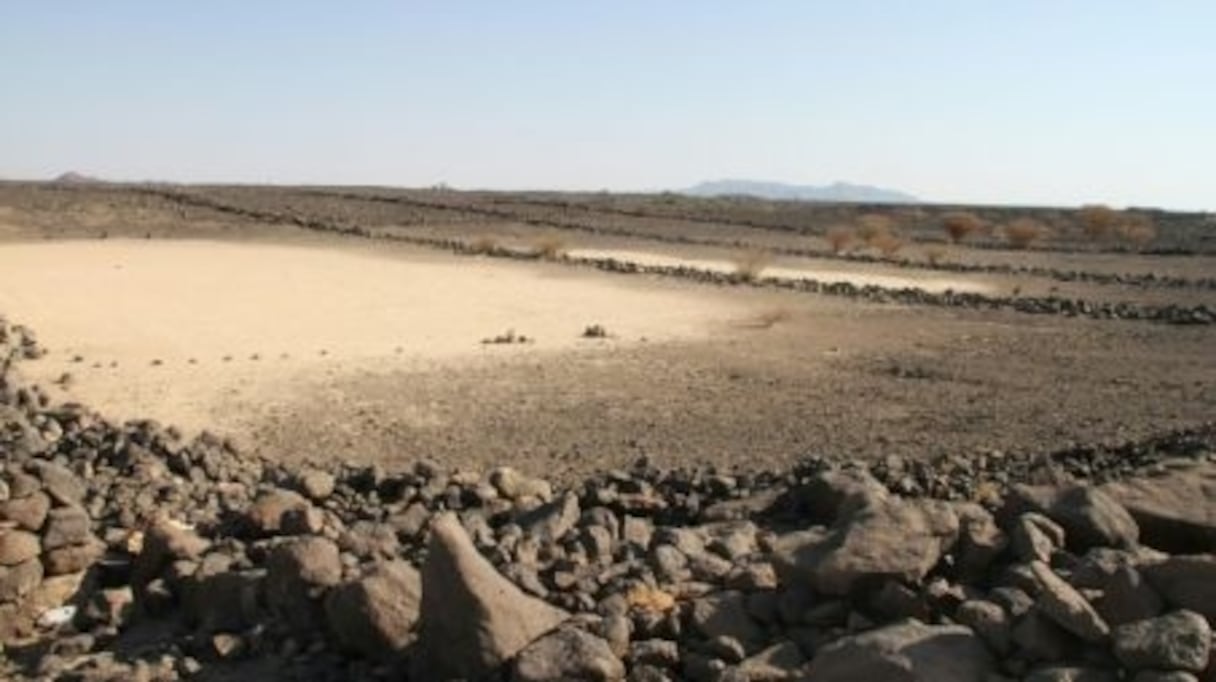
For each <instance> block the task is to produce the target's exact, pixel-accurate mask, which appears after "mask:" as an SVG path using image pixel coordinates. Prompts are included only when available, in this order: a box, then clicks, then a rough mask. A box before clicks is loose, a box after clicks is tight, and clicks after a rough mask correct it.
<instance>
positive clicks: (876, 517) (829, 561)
mask: <svg viewBox="0 0 1216 682" xmlns="http://www.w3.org/2000/svg"><path fill="white" fill-rule="evenodd" d="M958 533H959V520H958V516H957V515H956V514H955V513H954V511H953V509H951V507H950V506H949V505H948V504H946V503H943V502H938V501H935V500H914V501H911V500H910V501H901V500H894V499H892V500H885V501H881V502H877V503H873V504H869V505H867V506H863V507H861V508H859V509H856V510H854V511H853V512H852V513H851V514H850V515H849V516H847V517H842V518H841V519H839V520H838V521H837V522H836V524H835V525H834V526H833V527H832V528H831V529H830V530H829V531H823V532H821V531H817V530H813V529H812V530H809V531H798V532H795V533H790V534H788V535H785V536H782V537H781V538H778V539H777V541H776V542H775V543H774V552H773V563H774V565H775V567H776V568H777V570H778V572H779V574H780V575H781V576H782V578H783V580H784V581H785V582H787V583H793V584H804V585H806V586H808V587H811V588H813V589H815V590H816V591H818V592H821V593H824V594H830V595H845V594H848V593H850V592H851V591H853V589H854V588H855V587H857V586H859V585H873V584H876V583H879V582H881V581H883V580H886V579H895V580H902V581H905V582H909V583H913V582H917V581H919V580H920V579H921V578H924V577H925V575H926V574H927V573H928V572H929V570H930V569H932V568H933V567H934V566H935V565H936V564H937V562H938V561H940V560H941V558H942V555H943V554H945V552H946V551H947V550H948V549H950V547H951V546H952V545H953V544H954V542H955V541H956V540H957V539H958Z"/></svg>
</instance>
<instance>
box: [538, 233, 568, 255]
mask: <svg viewBox="0 0 1216 682" xmlns="http://www.w3.org/2000/svg"><path fill="white" fill-rule="evenodd" d="M569 248H570V245H569V244H568V243H567V242H566V238H565V237H563V236H561V235H558V234H546V235H541V236H539V237H537V238H535V239H533V240H532V254H533V255H534V256H536V257H537V258H543V259H545V260H558V259H560V258H562V257H563V256H565V255H566V251H567V250H569Z"/></svg>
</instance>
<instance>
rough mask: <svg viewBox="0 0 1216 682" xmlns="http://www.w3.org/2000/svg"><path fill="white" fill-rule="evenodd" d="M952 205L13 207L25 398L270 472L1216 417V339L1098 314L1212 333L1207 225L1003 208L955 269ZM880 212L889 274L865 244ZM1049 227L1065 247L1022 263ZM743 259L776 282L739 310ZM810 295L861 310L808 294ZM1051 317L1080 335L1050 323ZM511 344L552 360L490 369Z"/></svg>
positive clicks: (145, 200)
mask: <svg viewBox="0 0 1216 682" xmlns="http://www.w3.org/2000/svg"><path fill="white" fill-rule="evenodd" d="M951 210H954V209H951V208H949V207H933V206H915V207H899V206H896V207H889V206H869V207H867V206H840V205H815V204H799V203H795V202H765V201H760V200H748V199H736V200H728V199H692V198H685V197H677V196H674V195H658V196H652V197H644V196H613V195H542V194H493V193H462V192H452V191H442V190H433V191H427V190H418V191H405V190H389V189H322V188H279V187H274V188H272V187H143V186H109V185H88V184H84V185H62V184H61V185H22V184H8V185H3V186H0V238H2V239H3V243H2V244H0V266H2V267H0V310H4V311H5V312H6V314H7V315H8V316H9V317H10V318H11V319H14V320H20V321H23V322H26V323H27V324H28V325H29V326H30V327H31V328H33V329H34V330H36V331H37V332H38V333H39V335H40V336H39V338H40V340H41V342H42V343H43V345H44V346H45V347H46V348H47V349H48V351H49V352H48V354H47V355H46V356H45V357H43V358H41V359H39V360H38V361H37V362H32V363H29V364H28V365H27V367H26V368H25V371H26V372H27V373H29V374H31V375H32V377H33V378H36V379H37V380H38V381H39V382H40V383H42V384H43V385H47V386H52V387H55V388H54V392H55V395H56V397H57V398H60V399H66V400H79V401H81V402H84V403H86V404H89V405H91V406H94V407H96V408H99V409H101V410H102V412H103V413H106V414H110V415H113V416H114V417H119V418H129V417H136V416H141V417H142V416H146V417H152V418H155V419H157V420H160V421H162V422H163V423H166V424H175V425H178V426H179V427H181V428H184V429H187V430H190V431H195V430H199V429H203V428H211V429H213V430H216V431H218V432H220V433H222V434H224V435H225V436H227V437H231V438H233V439H235V440H236V441H237V442H240V443H242V444H244V445H246V446H248V447H249V448H251V449H253V450H254V451H256V452H258V453H260V454H264V455H267V456H269V457H271V458H288V459H291V458H303V457H307V458H318V457H321V458H323V457H335V458H340V459H341V460H342V461H353V462H378V463H382V464H392V463H397V464H403V463H408V462H410V461H413V460H414V459H417V458H419V457H429V458H433V459H435V460H437V461H442V462H445V463H450V464H452V465H454V466H463V465H470V466H472V465H487V464H491V463H510V464H512V465H513V466H517V467H519V468H521V469H523V470H526V471H532V472H537V473H539V472H545V473H547V474H549V475H553V474H555V473H559V472H572V473H585V472H588V471H593V470H597V469H603V468H611V467H618V466H623V465H626V464H628V463H629V462H632V461H634V460H635V459H637V458H638V457H639V456H642V455H645V456H647V457H650V458H652V459H654V460H655V461H658V462H663V463H665V464H668V465H672V466H678V465H681V464H683V463H690V462H696V463H700V464H706V463H712V464H715V465H718V466H721V467H724V468H731V467H735V466H745V467H759V466H774V465H788V464H790V463H792V462H796V461H798V460H799V459H800V458H802V457H805V456H806V455H810V454H825V455H837V456H840V455H847V456H849V457H861V458H876V457H882V456H884V455H889V454H897V455H916V456H923V457H935V456H963V457H967V456H972V455H975V454H982V453H985V452H990V451H994V450H995V451H1002V452H1003V451H1019V452H1050V451H1053V450H1057V449H1060V448H1063V447H1067V446H1069V445H1070V444H1073V443H1085V442H1094V441H1098V442H1118V441H1123V440H1128V439H1135V438H1142V437H1146V436H1149V435H1152V434H1154V433H1158V432H1162V431H1168V430H1171V429H1177V428H1183V427H1186V426H1191V425H1195V424H1197V423H1201V422H1204V421H1206V420H1208V419H1210V418H1211V417H1212V415H1213V414H1214V413H1216V410H1214V407H1216V387H1214V386H1216V382H1214V379H1216V362H1214V361H1213V354H1212V350H1211V349H1212V348H1213V347H1216V327H1213V326H1212V325H1211V324H1171V323H1169V321H1168V320H1167V321H1161V320H1157V321H1148V320H1134V319H1133V320H1124V319H1107V318H1109V317H1112V316H1113V315H1111V314H1107V313H1106V312H1105V311H1107V310H1111V309H1115V310H1118V308H1117V307H1116V306H1118V305H1119V304H1125V305H1127V306H1132V307H1135V308H1136V309H1137V310H1140V311H1147V314H1156V313H1158V312H1160V311H1163V310H1164V311H1166V313H1170V312H1171V311H1173V314H1176V315H1183V314H1184V313H1185V314H1189V311H1191V310H1199V311H1200V313H1199V319H1200V321H1203V322H1208V323H1210V322H1211V321H1212V314H1211V313H1212V310H1213V309H1214V308H1216V241H1214V240H1213V237H1212V235H1213V234H1214V233H1216V226H1214V225H1213V224H1212V222H1211V218H1210V217H1209V216H1204V215H1202V214H1195V215H1176V214H1152V215H1151V221H1152V223H1151V224H1152V225H1153V226H1154V229H1155V235H1154V237H1153V238H1152V239H1151V240H1149V241H1144V242H1141V241H1131V240H1128V239H1121V238H1119V236H1118V235H1117V234H1114V233H1113V230H1112V233H1111V234H1102V235H1087V234H1085V223H1084V216H1082V215H1079V214H1077V213H1076V212H1071V213H1070V212H1069V211H1064V210H1047V209H1042V210H1036V209H996V208H990V209H981V210H977V211H975V213H974V215H976V216H977V217H979V218H981V219H982V220H983V221H984V223H983V226H982V227H980V228H977V229H976V230H975V232H974V234H969V235H968V236H967V238H966V239H965V240H964V241H963V242H962V243H961V244H958V245H954V244H947V241H948V240H947V234H946V233H945V232H944V231H943V230H942V228H941V226H940V223H941V217H942V215H943V214H946V213H948V212H949V211H951ZM875 216H878V217H879V221H880V222H881V221H883V220H885V221H886V223H887V224H886V225H884V226H881V227H882V229H884V230H886V231H889V232H890V233H891V234H892V235H894V237H893V238H894V239H895V240H898V242H899V245H898V247H897V248H896V250H894V251H893V252H891V253H890V254H889V255H884V254H883V252H882V250H880V249H878V248H867V247H865V244H864V242H862V241H860V240H861V237H860V236H858V235H859V234H860V233H862V231H863V230H864V229H865V228H864V227H862V226H863V225H864V224H865V223H866V221H867V220H874V219H875V218H874V217H875ZM1027 218H1030V219H1035V220H1038V221H1040V223H1041V224H1042V225H1045V226H1047V225H1049V226H1051V227H1050V233H1049V234H1047V233H1045V234H1044V236H1042V237H1041V238H1039V239H1036V240H1035V241H1034V242H1033V243H1031V244H1030V248H1024V249H1015V248H1010V247H1009V245H1008V244H1007V243H1006V241H1007V240H1006V239H1004V238H1003V237H1002V236H1001V235H1002V232H1001V229H1002V227H1001V226H1002V225H1004V224H1006V223H1008V222H1009V221H1014V220H1018V219H1027ZM842 229H843V230H850V231H851V236H850V244H849V245H848V246H847V247H846V248H843V249H841V252H840V253H833V252H832V249H831V245H830V244H829V242H828V240H827V238H826V237H825V235H826V234H828V233H830V232H832V230H837V231H840V230H842ZM878 243H879V245H880V246H882V243H881V242H878ZM859 247H861V248H859ZM546 249H549V250H551V251H552V252H551V253H548V254H547V255H548V256H549V257H543V256H542V257H540V258H537V257H530V256H531V254H533V253H535V252H537V251H542V252H543V251H545V250H546ZM930 256H932V260H933V261H934V262H933V263H930V262H929V258H930ZM749 259H752V260H755V261H756V263H754V264H753V265H758V266H759V267H758V273H756V274H757V275H758V277H757V280H758V281H756V282H733V283H732V282H731V281H730V280H732V278H734V277H735V274H734V273H736V271H737V270H738V269H739V268H740V267H741V265H740V263H741V262H744V261H747V260H749ZM618 265H620V266H628V268H626V267H616V266H618ZM635 265H638V266H644V267H643V269H644V270H648V271H646V272H642V273H639V274H635V275H633V276H628V275H627V274H621V273H620V272H616V271H614V270H623V269H629V268H632V267H633V266H635ZM744 265H746V263H744ZM806 279H810V280H815V281H817V282H819V283H823V284H824V285H830V284H836V286H837V287H838V288H840V287H843V290H842V291H833V292H831V294H829V293H815V292H806V291H802V290H797V289H796V288H792V289H791V288H789V287H791V286H793V285H794V284H796V283H798V282H800V281H802V280H806ZM706 280H711V281H706ZM840 283H845V284H843V285H842V284H840ZM850 284H851V285H853V286H850ZM867 285H869V287H870V288H869V289H866V288H865V287H866V286H867ZM920 292H925V293H927V294H932V295H935V296H937V297H938V298H939V299H940V298H942V297H947V298H949V294H944V293H943V292H954V293H955V294H973V295H975V296H976V297H979V300H976V301H971V300H969V299H967V298H965V297H963V298H961V299H960V300H957V301H956V300H948V301H941V300H936V299H935V300H919V297H920V296H921V293H920ZM1058 301H1064V302H1065V303H1069V304H1074V305H1075V306H1077V307H1078V308H1079V309H1080V310H1083V311H1085V312H1076V311H1073V314H1051V313H1050V312H1049V313H1048V314H1032V313H1033V312H1039V313H1043V312H1045V311H1053V310H1055V309H1056V308H1054V307H1052V306H1054V305H1056V303H1055V302H1058ZM1044 302H1046V303H1044ZM1040 305H1041V306H1043V308H1044V309H1043V310H1037V309H1034V308H1035V306H1040ZM1019 306H1021V307H1022V308H1026V309H1030V311H1029V312H1028V311H1027V310H1023V309H1020V308H1019ZM1068 310H1071V308H1070V309H1068ZM1204 311H1206V312H1204ZM1066 312H1067V311H1066ZM1131 316H1132V315H1123V317H1131ZM1174 321H1175V322H1178V321H1181V322H1188V321H1191V320H1189V319H1185V320H1184V319H1181V318H1179V319H1178V320H1174ZM595 325H598V326H599V327H600V328H601V329H602V330H603V331H605V332H606V333H607V336H606V337H604V338H589V337H584V336H583V334H584V331H585V330H586V329H587V328H588V327H591V326H595ZM509 331H513V332H514V333H516V334H517V335H521V336H522V337H525V338H526V339H527V342H525V343H507V344H494V343H483V341H486V340H492V339H493V337H496V336H501V335H505V334H507V333H508V332H509Z"/></svg>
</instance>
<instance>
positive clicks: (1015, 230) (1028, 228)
mask: <svg viewBox="0 0 1216 682" xmlns="http://www.w3.org/2000/svg"><path fill="white" fill-rule="evenodd" d="M1046 236H1047V227H1046V226H1045V225H1043V223H1041V222H1039V221H1037V220H1035V219H1034V218H1018V219H1016V220H1014V221H1011V222H1010V223H1009V224H1008V225H1006V226H1005V240H1006V241H1008V242H1009V245H1010V246H1012V247H1014V248H1015V249H1024V248H1026V247H1028V246H1030V245H1031V244H1033V243H1034V242H1036V241H1038V240H1040V239H1042V238H1044V237H1046Z"/></svg>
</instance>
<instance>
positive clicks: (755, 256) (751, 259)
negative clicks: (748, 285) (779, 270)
mask: <svg viewBox="0 0 1216 682" xmlns="http://www.w3.org/2000/svg"><path fill="white" fill-rule="evenodd" d="M732 261H733V262H734V264H735V273H734V275H735V279H737V280H740V281H743V282H754V281H756V280H757V279H759V277H760V273H762V272H764V269H765V268H767V267H768V266H769V265H771V264H772V262H773V256H772V254H771V253H769V252H768V251H764V250H762V249H753V250H751V251H745V252H743V253H739V254H735V256H734V257H733V258H732Z"/></svg>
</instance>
